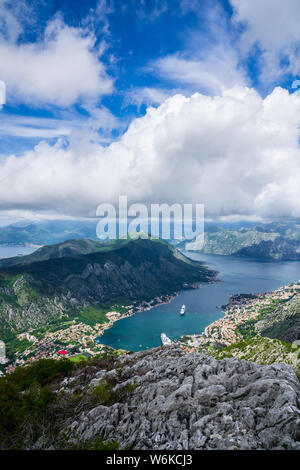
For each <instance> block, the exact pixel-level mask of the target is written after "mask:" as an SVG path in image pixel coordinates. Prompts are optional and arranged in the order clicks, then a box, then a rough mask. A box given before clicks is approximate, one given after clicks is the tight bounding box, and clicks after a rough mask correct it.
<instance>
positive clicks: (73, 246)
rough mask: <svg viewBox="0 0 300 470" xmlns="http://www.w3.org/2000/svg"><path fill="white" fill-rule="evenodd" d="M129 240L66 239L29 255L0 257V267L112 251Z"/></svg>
mask: <svg viewBox="0 0 300 470" xmlns="http://www.w3.org/2000/svg"><path fill="white" fill-rule="evenodd" d="M129 241H130V239H127V240H113V241H107V242H100V241H95V240H89V239H85V238H79V239H75V240H67V241H65V242H63V243H57V244H54V245H48V246H43V247H41V248H39V249H38V250H36V251H34V252H33V253H31V254H30V255H25V256H14V257H11V258H3V259H0V268H5V267H8V266H14V265H16V264H31V263H34V262H37V261H47V260H48V259H53V258H67V257H72V256H81V255H87V254H89V253H96V252H100V251H102V252H105V251H112V250H113V249H117V248H120V247H121V246H124V245H125V244H127V243H128V242H129Z"/></svg>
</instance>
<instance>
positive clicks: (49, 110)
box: [0, 0, 300, 223]
mask: <svg viewBox="0 0 300 470" xmlns="http://www.w3.org/2000/svg"><path fill="white" fill-rule="evenodd" d="M299 20H300V2H299V0H286V1H285V2H282V0H264V1H263V2H262V1H261V0H86V1H84V2H82V1H81V0H40V1H36V0H13V1H10V0H0V223H1V221H3V220H5V221H14V220H18V219H20V218H25V219H26V218H27V219H32V218H50V217H51V218H53V217H54V218H55V217H60V218H62V217H93V216H95V213H96V209H97V206H98V205H99V204H101V203H102V202H111V203H114V204H116V203H117V200H118V197H119V195H127V196H128V199H129V202H131V203H135V202H145V203H147V204H149V203H169V204H172V203H199V204H204V205H205V213H206V215H207V216H208V217H212V218H214V217H225V218H228V219H230V218H248V219H253V218H274V219H275V218H293V217H294V218H300V185H299V179H300V178H299V177H300V147H299V123H300V87H299V88H298V87H297V86H295V85H294V87H293V86H292V85H293V83H294V82H295V80H297V79H300V21H299ZM1 83H2V87H1ZM3 84H5V93H4V86H3ZM4 98H5V99H4Z"/></svg>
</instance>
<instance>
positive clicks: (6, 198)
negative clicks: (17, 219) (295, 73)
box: [0, 87, 300, 217]
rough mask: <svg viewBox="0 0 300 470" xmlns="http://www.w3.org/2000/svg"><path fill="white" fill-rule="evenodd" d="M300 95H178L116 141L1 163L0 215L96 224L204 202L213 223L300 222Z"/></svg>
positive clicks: (52, 149)
mask: <svg viewBox="0 0 300 470" xmlns="http://www.w3.org/2000/svg"><path fill="white" fill-rule="evenodd" d="M299 122H300V93H298V92H296V93H293V94H289V93H288V91H287V90H285V89H282V88H276V89H274V91H273V92H272V93H271V94H270V95H268V96H267V97H266V98H265V99H262V98H261V97H260V95H259V94H258V93H257V92H256V91H255V90H253V89H249V88H246V87H235V88H232V89H226V90H224V91H223V93H222V95H220V96H215V97H209V96H205V95H202V94H199V93H195V94H194V95H192V96H190V97H185V96H182V95H175V96H173V97H171V98H169V99H167V100H166V101H165V102H164V103H163V104H162V105H161V106H159V107H158V108H156V109H155V108H151V107H150V108H148V110H147V113H146V115H145V116H144V117H141V118H138V119H135V120H134V121H132V123H131V124H130V126H129V128H128V130H127V131H126V132H125V133H124V134H123V136H122V137H121V138H120V139H119V141H117V142H113V143H111V144H110V145H107V146H102V145H99V144H98V143H97V142H92V141H90V140H89V139H86V140H81V146H79V145H78V142H75V143H74V142H72V141H71V143H70V144H69V145H68V147H66V146H65V145H64V143H63V142H61V141H58V142H57V143H56V145H54V146H50V145H49V144H47V143H45V142H41V143H40V144H39V145H38V146H36V148H35V149H34V150H32V151H29V152H26V153H24V155H23V156H21V157H15V156H13V155H11V156H9V157H7V158H6V159H4V160H3V161H2V162H1V163H0V175H1V176H0V208H2V209H3V210H36V211H40V212H41V211H44V212H45V211H51V212H52V213H53V211H56V212H57V213H64V214H73V215H91V214H94V213H95V210H96V207H97V205H98V204H100V203H101V202H114V203H116V201H117V199H118V196H119V195H120V194H127V195H128V197H129V199H130V201H131V202H147V203H149V202H169V203H173V202H186V203H189V202H198V203H204V204H205V207H206V214H207V215H211V216H214V215H219V216H226V215H239V214H243V215H249V216H251V215H256V216H283V215H289V216H297V217H299V216H300V187H299V177H300V149H299V143H298V139H299Z"/></svg>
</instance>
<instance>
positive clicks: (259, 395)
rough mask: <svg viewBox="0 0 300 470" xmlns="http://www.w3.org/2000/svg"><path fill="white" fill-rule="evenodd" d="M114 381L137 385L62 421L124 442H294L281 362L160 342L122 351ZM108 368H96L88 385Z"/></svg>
mask: <svg viewBox="0 0 300 470" xmlns="http://www.w3.org/2000/svg"><path fill="white" fill-rule="evenodd" d="M119 366H120V367H121V369H119V371H118V374H119V377H120V381H119V383H118V384H117V385H116V387H115V388H118V387H123V386H125V385H128V384H130V383H133V382H134V381H135V382H136V384H137V385H138V386H137V388H136V389H135V390H134V391H133V392H132V393H131V394H129V396H127V397H126V400H125V401H124V402H120V403H114V404H113V405H111V406H103V405H99V406H96V407H95V408H93V409H92V410H90V411H85V412H82V413H81V414H80V416H78V417H77V418H76V421H74V420H73V422H72V423H71V424H70V425H69V429H72V430H73V431H74V432H75V434H76V438H78V439H80V440H83V441H88V440H90V439H94V438H96V437H98V436H100V437H102V438H103V439H105V440H108V441H114V440H116V441H118V442H119V443H120V447H121V448H125V447H128V446H129V447H130V448H132V449H172V450H183V449H199V450H200V449H300V411H299V403H300V383H299V381H298V379H297V377H296V375H295V372H294V371H293V369H292V368H291V367H290V366H288V365H286V364H283V363H281V364H273V365H268V366H261V365H258V364H255V363H253V362H246V361H244V360H238V359H223V360H221V361H217V360H215V359H214V358H212V357H209V356H204V355H202V354H200V353H191V354H187V353H185V352H184V351H183V350H181V349H180V348H179V347H177V346H165V347H161V348H156V349H152V350H148V351H142V352H139V353H135V354H131V355H124V356H122V357H121V358H120V360H119ZM114 374H117V372H116V371H114V370H112V371H109V372H107V371H105V370H101V371H98V372H97V373H96V374H95V375H94V377H93V378H92V380H91V382H90V386H91V387H93V386H95V385H96V384H97V383H98V381H99V380H100V379H102V378H105V377H109V376H113V375H114Z"/></svg>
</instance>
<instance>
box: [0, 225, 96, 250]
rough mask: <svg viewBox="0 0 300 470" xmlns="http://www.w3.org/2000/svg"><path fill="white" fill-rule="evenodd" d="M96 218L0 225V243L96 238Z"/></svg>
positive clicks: (53, 241) (34, 242)
mask: <svg viewBox="0 0 300 470" xmlns="http://www.w3.org/2000/svg"><path fill="white" fill-rule="evenodd" d="M97 222H98V221H97V220H46V221H40V222H29V223H16V224H11V225H8V226H6V227H0V244H11V245H18V244H21V245H22V244H27V243H30V244H34V245H48V244H52V243H61V242H64V241H65V240H70V239H74V238H91V239H96V238H97V236H96V226H97Z"/></svg>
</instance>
